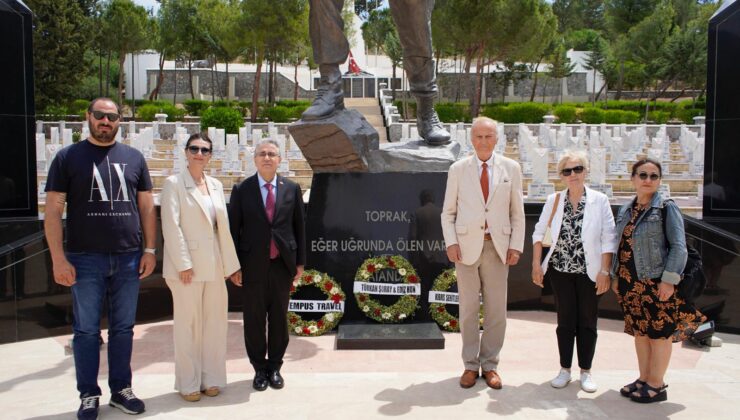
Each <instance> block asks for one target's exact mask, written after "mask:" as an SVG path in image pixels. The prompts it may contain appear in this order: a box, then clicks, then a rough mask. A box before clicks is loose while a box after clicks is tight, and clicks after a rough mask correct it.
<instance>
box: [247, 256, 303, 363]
mask: <svg viewBox="0 0 740 420" xmlns="http://www.w3.org/2000/svg"><path fill="white" fill-rule="evenodd" d="M292 283H293V279H292V278H291V276H290V272H289V271H288V268H287V267H286V266H285V263H283V260H282V258H276V259H274V260H270V267H269V269H268V271H267V277H266V278H264V279H256V278H245V279H244V284H243V286H242V289H243V293H244V295H243V297H244V299H243V301H244V344H245V346H246V348H247V356H248V357H249V363H251V364H252V366H253V367H254V369H255V371H257V370H265V369H267V370H280V367H281V366H282V365H283V356H284V355H285V349H287V348H288V301H289V300H290V286H291V284H292Z"/></svg>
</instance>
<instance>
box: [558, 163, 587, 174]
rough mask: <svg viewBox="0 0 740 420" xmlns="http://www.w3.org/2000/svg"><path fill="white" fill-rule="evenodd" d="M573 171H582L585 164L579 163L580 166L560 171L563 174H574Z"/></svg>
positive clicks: (578, 172)
mask: <svg viewBox="0 0 740 420" xmlns="http://www.w3.org/2000/svg"><path fill="white" fill-rule="evenodd" d="M573 172H575V173H577V174H580V173H582V172H583V166H580V165H578V166H574V167H572V168H565V169H563V170H562V171H560V173H561V174H563V176H570V174H572V173H573Z"/></svg>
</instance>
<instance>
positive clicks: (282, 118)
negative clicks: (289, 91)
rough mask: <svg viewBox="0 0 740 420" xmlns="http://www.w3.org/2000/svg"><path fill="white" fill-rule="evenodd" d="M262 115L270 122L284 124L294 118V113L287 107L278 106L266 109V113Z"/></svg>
mask: <svg viewBox="0 0 740 420" xmlns="http://www.w3.org/2000/svg"><path fill="white" fill-rule="evenodd" d="M262 115H263V116H264V117H265V118H267V120H268V121H272V122H276V123H284V122H288V121H290V119H291V117H292V116H293V111H292V109H291V108H288V107H287V106H280V105H276V106H273V107H271V108H267V109H265V112H264V113H262Z"/></svg>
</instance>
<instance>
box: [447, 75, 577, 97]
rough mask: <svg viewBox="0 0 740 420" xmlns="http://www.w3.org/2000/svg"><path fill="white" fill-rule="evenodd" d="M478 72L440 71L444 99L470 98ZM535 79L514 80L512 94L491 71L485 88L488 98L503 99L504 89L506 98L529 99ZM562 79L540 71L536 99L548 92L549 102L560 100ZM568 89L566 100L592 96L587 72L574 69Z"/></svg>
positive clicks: (568, 80)
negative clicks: (491, 74)
mask: <svg viewBox="0 0 740 420" xmlns="http://www.w3.org/2000/svg"><path fill="white" fill-rule="evenodd" d="M475 79H476V76H475V74H460V73H440V74H438V75H437V83H438V85H439V91H440V101H442V102H463V101H465V102H467V101H469V100H470V96H471V95H472V93H473V89H474V87H475ZM533 83H534V79H532V78H526V79H524V80H520V81H516V82H514V95H513V96H511V95H509V87H508V86H507V87H503V86H501V84H500V83H497V82H496V81H495V80H494V79H493V78H492V77H491V76H490V75H484V81H483V85H484V88H485V96H486V99H485V100H483V102H484V103H487V102H501V100H502V93H503V94H505V96H504V99H505V101H506V102H519V101H524V100H526V101H529V97H530V95H531V93H532V84H533ZM561 83H562V81H561V80H554V79H550V78H548V77H547V76H544V75H542V74H540V76H539V78H538V80H537V89H536V91H535V92H536V94H535V100H536V101H537V100H539V101H542V95H543V93H544V94H545V101H546V102H554V101H559V100H560V85H561ZM567 86H568V87H567V92H564V93H565V95H564V98H563V99H564V100H588V97H589V93H588V92H587V90H586V89H587V86H586V73H573V74H571V75H570V76H569V77H568V78H567Z"/></svg>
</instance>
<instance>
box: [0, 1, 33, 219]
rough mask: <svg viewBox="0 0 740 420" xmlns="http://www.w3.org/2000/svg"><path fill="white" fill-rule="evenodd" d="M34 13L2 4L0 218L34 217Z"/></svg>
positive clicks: (20, 5) (19, 5)
mask: <svg viewBox="0 0 740 420" xmlns="http://www.w3.org/2000/svg"><path fill="white" fill-rule="evenodd" d="M31 20H32V14H31V10H29V9H28V7H26V6H25V5H24V4H23V3H22V2H20V1H16V0H0V51H1V54H2V55H3V60H2V65H1V66H0V89H1V90H2V95H0V143H1V144H2V149H3V152H2V153H0V218H2V217H27V216H32V217H36V216H37V214H38V199H37V196H36V143H35V136H34V114H35V110H34V100H33V50H32V38H33V36H32V21H31Z"/></svg>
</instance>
